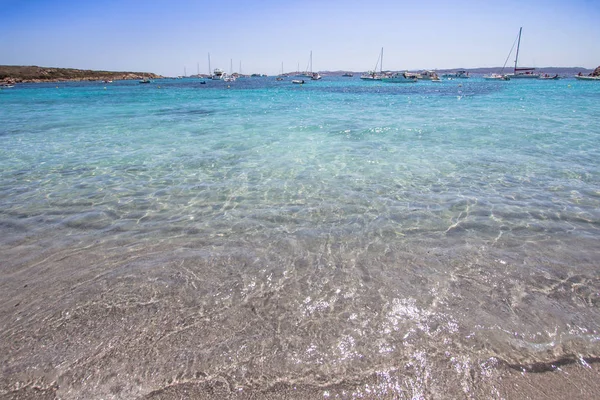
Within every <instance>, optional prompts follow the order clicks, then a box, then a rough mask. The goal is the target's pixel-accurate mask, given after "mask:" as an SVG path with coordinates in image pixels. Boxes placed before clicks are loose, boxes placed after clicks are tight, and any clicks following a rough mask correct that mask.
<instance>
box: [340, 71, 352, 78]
mask: <svg viewBox="0 0 600 400" xmlns="http://www.w3.org/2000/svg"><path fill="white" fill-rule="evenodd" d="M342 76H345V77H347V78H352V77H353V76H354V74H352V73H350V72H346V73H345V74H343V75H342Z"/></svg>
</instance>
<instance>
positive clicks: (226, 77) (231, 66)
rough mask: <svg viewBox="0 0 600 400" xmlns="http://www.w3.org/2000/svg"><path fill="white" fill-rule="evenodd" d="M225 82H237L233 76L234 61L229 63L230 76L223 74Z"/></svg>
mask: <svg viewBox="0 0 600 400" xmlns="http://www.w3.org/2000/svg"><path fill="white" fill-rule="evenodd" d="M223 75H224V76H223V80H224V81H225V82H235V75H233V59H231V60H230V61H229V75H227V74H223Z"/></svg>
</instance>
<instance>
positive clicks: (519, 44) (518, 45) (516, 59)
mask: <svg viewBox="0 0 600 400" xmlns="http://www.w3.org/2000/svg"><path fill="white" fill-rule="evenodd" d="M522 30H523V27H520V28H519V41H518V42H517V55H516V56H515V71H514V73H515V74H516V73H517V62H518V61H519V47H520V46H521V31H522Z"/></svg>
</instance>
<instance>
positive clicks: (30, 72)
mask: <svg viewBox="0 0 600 400" xmlns="http://www.w3.org/2000/svg"><path fill="white" fill-rule="evenodd" d="M424 70H426V69H418V70H414V69H411V70H409V71H411V72H417V71H424ZM457 70H464V71H467V72H468V73H469V74H490V73H500V72H501V71H502V70H503V68H502V67H485V68H444V69H434V71H436V72H437V73H447V72H452V71H457ZM504 70H505V71H510V70H512V69H511V68H504ZM537 70H538V71H540V72H544V73H547V74H551V75H554V74H559V75H562V76H567V75H577V74H578V73H580V72H581V73H582V74H584V75H588V74H589V73H591V72H592V71H593V69H589V68H583V67H542V68H537ZM363 72H364V71H346V70H337V71H319V73H320V74H323V75H329V76H337V75H340V76H341V75H343V74H345V73H353V74H361V73H363ZM288 74H293V72H289V73H288ZM192 77H200V78H205V77H208V75H200V76H197V75H194V76H192ZM143 78H149V79H161V78H165V77H164V76H161V75H158V74H155V73H151V72H123V71H99V70H83V69H74V68H53V67H38V66H35V65H33V66H22V65H0V83H44V82H82V81H92V82H94V81H108V80H139V79H143Z"/></svg>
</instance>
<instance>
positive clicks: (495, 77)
mask: <svg viewBox="0 0 600 400" xmlns="http://www.w3.org/2000/svg"><path fill="white" fill-rule="evenodd" d="M483 79H485V80H488V81H510V77H508V76H506V75H502V74H501V73H500V74H497V73H495V72H494V73H492V74H489V75H484V76H483Z"/></svg>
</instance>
